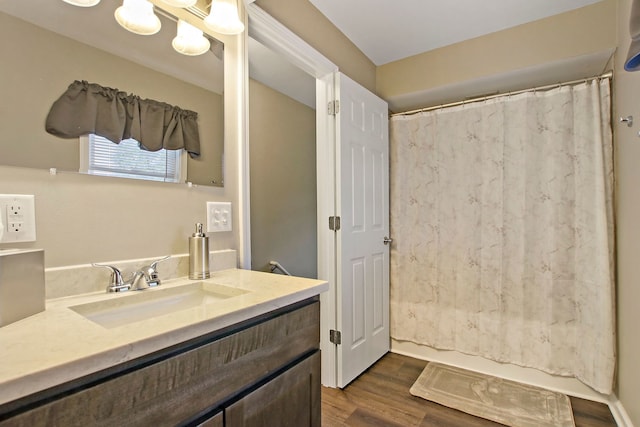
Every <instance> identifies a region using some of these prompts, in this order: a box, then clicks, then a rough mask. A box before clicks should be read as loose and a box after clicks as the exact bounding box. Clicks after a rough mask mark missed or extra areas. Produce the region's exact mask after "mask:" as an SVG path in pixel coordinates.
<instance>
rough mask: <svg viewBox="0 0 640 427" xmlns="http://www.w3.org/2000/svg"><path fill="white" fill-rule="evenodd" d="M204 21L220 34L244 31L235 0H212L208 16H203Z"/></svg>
mask: <svg viewBox="0 0 640 427" xmlns="http://www.w3.org/2000/svg"><path fill="white" fill-rule="evenodd" d="M204 23H205V25H206V26H207V27H209V28H211V29H212V30H213V31H215V32H218V33H220V34H240V33H241V32H243V31H244V24H243V23H242V21H240V17H239V15H238V5H237V3H236V2H235V0H213V1H212V2H211V10H210V12H209V16H207V17H206V18H204Z"/></svg>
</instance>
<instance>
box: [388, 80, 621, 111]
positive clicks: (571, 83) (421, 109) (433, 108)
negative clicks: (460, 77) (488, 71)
mask: <svg viewBox="0 0 640 427" xmlns="http://www.w3.org/2000/svg"><path fill="white" fill-rule="evenodd" d="M612 76H613V71H607V72H606V73H604V74H600V75H599V76H595V77H588V78H585V79H578V80H571V81H568V82H563V83H555V84H550V85H545V86H537V87H533V88H529V89H521V90H516V91H513V92H504V93H496V94H494V95H485V96H478V97H476V98H469V99H465V100H464V101H456V102H450V103H448V104H440V105H434V106H432V107H425V108H418V109H416V110H410V111H403V112H401V113H393V114H391V117H393V116H410V115H412V114H418V113H424V112H426V111H433V110H439V109H441V108H447V107H455V106H457V105H463V104H469V103H472V102H480V101H486V100H488V99H493V98H499V97H501V96H511V95H518V94H520V93H525V92H532V91H533V92H535V91H544V90H549V89H554V88H557V87H562V86H571V85H575V84H578V83H586V82H588V81H591V80H599V79H607V78H611V77H612Z"/></svg>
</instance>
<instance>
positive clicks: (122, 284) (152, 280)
mask: <svg viewBox="0 0 640 427" xmlns="http://www.w3.org/2000/svg"><path fill="white" fill-rule="evenodd" d="M169 257H170V256H169V255H167V256H165V257H163V258H160V259H157V260H155V261H153V262H152V263H151V264H149V265H145V266H144V267H142V268H141V269H139V270H136V271H134V272H133V274H132V275H131V278H130V279H129V280H124V279H123V277H122V272H121V271H120V269H118V268H117V267H114V266H112V265H108V264H97V263H94V264H91V265H93V266H94V267H104V268H108V269H109V270H111V279H110V281H109V285H108V286H107V292H125V291H128V290H130V289H133V290H136V291H143V290H145V289H149V288H151V287H155V286H159V285H160V282H161V281H160V278H159V276H158V270H157V269H156V266H157V265H158V263H159V262H160V261H164V260H165V259H168V258H169ZM141 277H144V282H143V283H141V282H140V278H141Z"/></svg>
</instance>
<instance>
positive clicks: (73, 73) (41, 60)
mask: <svg viewBox="0 0 640 427" xmlns="http://www.w3.org/2000/svg"><path fill="white" fill-rule="evenodd" d="M16 40H17V42H16ZM0 52H1V53H2V60H3V71H2V79H0V93H2V94H3V96H4V98H5V99H9V100H11V102H10V104H6V106H5V107H0V108H1V114H0V128H1V129H2V130H3V132H2V135H1V136H0V165H9V166H28V167H36V168H44V169H49V168H51V167H55V168H58V169H60V170H69V171H77V170H78V167H79V153H78V139H77V138H74V139H61V138H58V137H56V136H53V135H51V134H48V133H47V132H46V131H45V129H44V122H45V118H46V116H47V113H48V112H49V108H50V107H51V104H53V102H54V101H55V100H56V99H57V98H58V97H59V96H60V95H61V94H62V93H63V92H64V90H65V89H66V88H67V87H68V86H69V84H70V83H72V82H73V81H74V80H87V81H89V82H91V83H98V84H100V85H102V86H107V87H113V88H118V89H120V90H122V91H124V92H127V93H134V94H136V95H139V96H141V97H143V98H150V99H156V100H158V101H163V102H167V103H169V104H173V105H177V106H179V107H181V108H184V109H188V110H193V111H197V112H198V114H199V119H198V126H199V129H200V136H201V141H202V155H201V157H200V158H198V159H197V160H193V159H189V160H188V162H189V165H188V169H189V180H190V181H192V182H194V183H202V184H204V183H210V182H211V181H212V180H213V181H217V182H220V181H221V180H222V160H221V156H222V149H223V138H224V133H223V128H224V125H223V117H224V116H223V99H222V96H221V95H219V94H216V93H213V92H210V91H207V90H204V89H202V88H199V87H197V86H194V85H192V84H189V83H185V82H183V81H180V80H178V79H175V78H173V77H170V76H168V75H166V74H162V73H158V72H156V71H153V70H151V69H149V68H145V67H143V66H140V65H138V64H135V63H133V62H130V61H127V60H124V59H122V58H119V57H117V56H114V55H111V54H109V53H106V52H104V51H102V50H99V49H95V48H93V47H90V46H87V45H85V44H82V43H79V42H76V41H75V40H72V39H69V38H67V37H63V36H60V35H58V34H55V33H52V32H50V31H47V30H44V29H41V28H39V27H37V26H34V25H32V24H29V23H27V22H24V21H22V20H20V19H17V18H14V17H11V16H9V15H5V14H2V13H0ZM4 64H6V65H4Z"/></svg>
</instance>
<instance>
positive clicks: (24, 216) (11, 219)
mask: <svg viewBox="0 0 640 427" xmlns="http://www.w3.org/2000/svg"><path fill="white" fill-rule="evenodd" d="M0 224H1V225H0V226H1V228H2V232H0V243H17V242H35V240H36V210H35V196H33V195H30V194H0Z"/></svg>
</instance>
